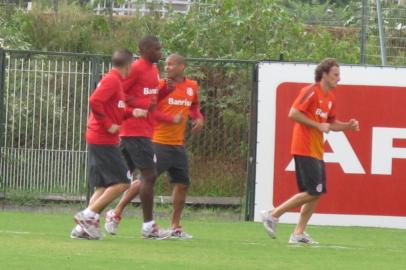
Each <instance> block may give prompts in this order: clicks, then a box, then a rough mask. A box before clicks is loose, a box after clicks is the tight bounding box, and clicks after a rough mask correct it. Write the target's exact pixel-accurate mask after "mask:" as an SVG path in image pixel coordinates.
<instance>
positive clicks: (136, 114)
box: [133, 108, 148, 118]
mask: <svg viewBox="0 0 406 270" xmlns="http://www.w3.org/2000/svg"><path fill="white" fill-rule="evenodd" d="M147 114H148V111H147V110H143V109H139V108H135V109H134V110H133V116H134V117H135V118H143V117H147Z"/></svg>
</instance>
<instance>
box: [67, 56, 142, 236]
mask: <svg viewBox="0 0 406 270" xmlns="http://www.w3.org/2000/svg"><path fill="white" fill-rule="evenodd" d="M132 61H133V57H132V54H131V53H130V52H129V51H128V50H126V49H122V50H117V51H115V52H114V54H113V56H112V66H113V67H112V69H111V70H110V71H109V72H108V73H107V74H106V75H105V76H104V77H103V78H102V80H101V81H100V83H99V84H98V86H97V88H96V89H95V90H94V92H93V93H92V95H91V96H90V98H89V106H90V115H89V119H88V122H87V129H86V142H87V145H88V155H89V183H90V186H91V187H92V188H95V192H94V194H93V196H92V197H91V199H90V202H89V206H88V207H87V208H86V209H85V210H83V211H81V212H79V213H77V214H76V215H75V217H74V219H75V221H76V223H77V224H78V225H77V226H76V227H75V228H74V229H73V230H72V232H71V237H72V238H86V239H100V238H101V233H100V228H99V214H100V212H101V211H102V210H103V209H104V208H105V207H106V206H107V205H108V204H109V203H110V202H112V201H113V200H114V199H116V198H117V197H118V196H120V194H121V193H122V192H123V191H125V190H126V189H127V188H128V187H129V184H130V181H131V179H129V178H128V169H127V166H126V163H125V160H124V158H123V157H122V155H121V152H120V148H119V137H118V134H119V130H120V126H121V123H122V121H123V118H124V117H125V116H126V108H125V103H124V92H123V85H122V79H123V77H126V76H127V75H128V73H129V71H130V68H131V63H132ZM127 113H128V112H127ZM131 113H132V112H131ZM134 113H135V112H134Z"/></svg>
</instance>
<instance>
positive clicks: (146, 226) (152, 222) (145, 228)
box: [142, 220, 155, 231]
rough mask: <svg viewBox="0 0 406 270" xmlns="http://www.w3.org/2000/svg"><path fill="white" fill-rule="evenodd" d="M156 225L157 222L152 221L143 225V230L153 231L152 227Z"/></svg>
mask: <svg viewBox="0 0 406 270" xmlns="http://www.w3.org/2000/svg"><path fill="white" fill-rule="evenodd" d="M154 224H155V221H154V220H151V221H148V222H144V223H143V224H142V229H143V230H145V231H146V230H150V229H151V227H152V225H154Z"/></svg>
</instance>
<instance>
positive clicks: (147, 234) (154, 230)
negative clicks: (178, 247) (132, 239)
mask: <svg viewBox="0 0 406 270" xmlns="http://www.w3.org/2000/svg"><path fill="white" fill-rule="evenodd" d="M141 235H142V237H143V238H144V239H156V240H164V239H167V238H169V237H170V236H171V230H161V229H159V228H158V225H156V224H154V225H152V226H151V228H150V229H149V230H144V229H141Z"/></svg>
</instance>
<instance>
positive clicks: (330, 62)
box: [314, 58, 339, 82]
mask: <svg viewBox="0 0 406 270" xmlns="http://www.w3.org/2000/svg"><path fill="white" fill-rule="evenodd" d="M332 67H339V65H338V63H337V60H336V59H335V58H326V59H324V60H323V61H321V62H320V64H318V65H317V67H316V70H315V72H314V80H315V81H316V82H320V81H321V78H322V77H323V73H324V72H325V73H329V72H330V69H331V68H332Z"/></svg>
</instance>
